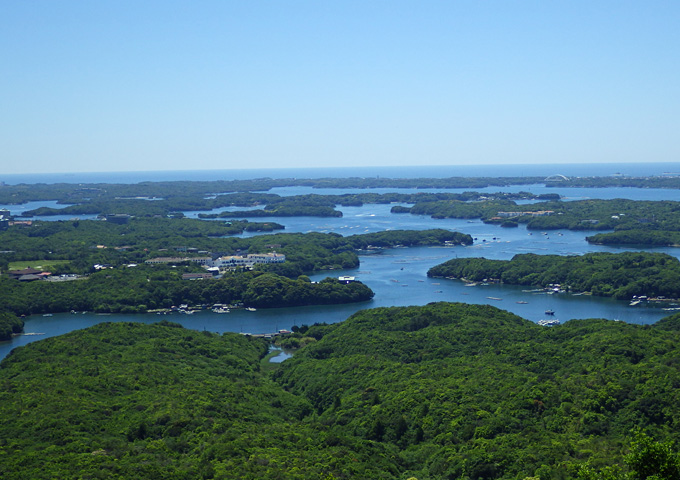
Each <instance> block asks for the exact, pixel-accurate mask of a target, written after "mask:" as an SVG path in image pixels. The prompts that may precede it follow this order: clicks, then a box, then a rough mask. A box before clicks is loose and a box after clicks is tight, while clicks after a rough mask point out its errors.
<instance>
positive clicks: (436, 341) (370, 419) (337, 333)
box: [0, 278, 680, 480]
mask: <svg viewBox="0 0 680 480" xmlns="http://www.w3.org/2000/svg"><path fill="white" fill-rule="evenodd" d="M300 281H306V280H305V279H304V278H301V279H300ZM679 323H680V315H676V316H674V317H670V318H668V319H667V320H664V321H662V322H660V325H661V326H662V327H663V328H657V327H656V326H638V325H628V324H624V323H621V322H609V321H605V320H583V321H570V322H567V323H566V324H564V325H560V326H557V327H553V328H542V327H539V326H537V325H536V324H534V323H532V322H529V321H526V320H523V319H521V318H519V317H517V316H515V315H513V314H511V313H509V312H504V311H502V310H499V309H496V308H494V307H491V306H480V305H464V304H450V303H438V304H430V305H427V306H424V307H402V308H379V309H374V310H366V311H362V312H359V313H357V314H355V315H353V316H352V317H351V318H350V319H348V320H346V321H345V322H342V323H339V324H334V325H319V326H313V327H310V328H306V327H305V328H302V329H298V330H299V331H300V332H302V330H304V333H303V334H304V337H301V338H304V339H306V340H305V342H304V343H305V344H306V345H307V346H306V347H304V348H302V349H300V350H299V351H298V352H297V353H296V354H295V356H294V357H293V358H292V359H289V360H286V361H285V362H284V363H283V364H282V365H281V367H280V368H279V369H278V370H277V371H275V373H274V379H273V380H272V379H269V378H267V377H266V376H264V375H263V374H262V373H261V372H260V370H259V365H260V359H261V358H263V357H264V356H265V355H266V352H267V345H266V343H264V341H261V340H257V339H251V338H249V337H244V336H240V335H237V334H225V335H222V336H219V335H216V334H210V333H207V332H196V331H191V330H186V329H183V328H181V327H179V326H177V325H175V324H170V323H165V324H157V325H146V326H145V325H138V324H131V323H117V324H100V325H97V326H95V327H92V328H89V329H87V330H83V331H79V332H72V333H70V334H67V335H64V336H61V337H55V338H49V339H46V340H44V341H41V342H36V343H32V344H30V345H28V346H26V347H21V348H19V349H16V350H15V351H14V352H13V353H12V354H11V355H10V356H9V357H7V358H6V359H5V360H4V361H3V362H2V364H0V456H2V462H0V477H2V478H6V479H24V478H31V479H43V478H172V479H175V478H181V479H195V478H216V479H232V478H241V479H259V478H282V479H284V478H285V479H289V478H290V479H307V478H335V479H394V478H397V479H399V478H400V479H406V478H409V477H415V478H418V479H420V480H428V479H432V480H434V479H437V480H439V479H476V480H481V479H523V478H525V477H529V476H534V477H539V478H555V479H565V480H566V479H569V478H576V477H577V476H578V475H581V476H582V479H583V480H596V479H597V480H604V479H608V480H623V479H625V480H633V479H634V480H639V479H643V478H644V479H646V480H650V477H649V475H650V474H652V473H654V474H657V475H665V476H659V477H657V478H658V479H662V480H668V479H671V478H673V479H675V478H677V477H674V475H676V472H677V466H678V463H677V456H676V454H675V453H674V451H673V449H672V446H671V443H670V442H672V441H677V440H678V436H679V435H678V432H677V429H676V428H674V426H675V425H677V423H678V422H679V421H680V394H679V393H678V392H679V391H680V390H679V389H678V386H679V385H680V362H678V358H680V355H679V353H680V352H679V351H678V344H679V343H678V341H679V340H680V338H679V335H680V330H679V329H678V328H676V327H677V325H678V324H679ZM638 427H639V428H645V430H646V431H647V432H649V435H653V437H654V438H656V439H658V442H660V443H657V442H653V441H651V440H649V439H648V438H647V437H644V436H636V437H634V438H630V432H631V431H632V430H633V429H635V428H638ZM631 441H632V442H633V443H632V447H631V449H630V452H628V449H627V446H628V445H629V444H630V443H631ZM623 458H625V461H626V467H625V468H626V469H623V467H622V468H618V469H617V468H616V465H618V464H619V463H621V464H622V465H623V463H622V461H621V459H623ZM579 472H581V473H579ZM603 472H604V473H603ZM607 472H608V473H607ZM633 472H639V473H640V475H638V476H630V475H631V474H632V473H633ZM605 474H606V475H609V476H605ZM619 474H621V475H627V476H624V477H621V476H615V475H619ZM587 475H590V476H587ZM597 475H599V476H597ZM642 475H646V476H642Z"/></svg>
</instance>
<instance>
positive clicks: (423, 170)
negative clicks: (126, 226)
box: [0, 162, 680, 185]
mask: <svg viewBox="0 0 680 480" xmlns="http://www.w3.org/2000/svg"><path fill="white" fill-rule="evenodd" d="M670 172H680V162H659V163H591V164H586V163H569V164H564V163H563V164H539V165H535V164H517V165H429V166H427V165H426V166H407V167H403V166H400V167H327V168H273V169H230V170H227V169H224V170H172V171H141V172H82V173H26V174H19V173H15V174H0V182H3V183H5V184H8V185H17V184H21V183H25V184H35V183H48V184H52V183H138V182H166V181H167V182H171V181H179V180H193V181H210V180H249V179H254V178H265V177H269V178H348V177H386V178H446V177H515V176H517V177H524V176H546V177H548V176H550V175H557V174H560V175H566V176H582V177H600V176H610V175H626V176H660V175H680V173H670Z"/></svg>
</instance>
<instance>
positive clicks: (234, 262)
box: [145, 252, 286, 280]
mask: <svg viewBox="0 0 680 480" xmlns="http://www.w3.org/2000/svg"><path fill="white" fill-rule="evenodd" d="M285 261H286V256H285V255H283V254H281V253H276V252H272V253H250V254H247V255H228V256H224V257H218V258H215V259H213V258H212V257H157V258H151V259H149V260H146V262H145V263H147V264H150V265H153V264H167V263H181V262H194V263H198V264H199V265H201V266H202V267H204V268H205V269H207V270H208V271H210V272H212V273H207V274H187V277H186V278H187V279H189V280H197V279H202V278H209V277H210V276H211V275H212V274H215V275H217V274H219V273H220V272H223V271H225V270H236V269H252V268H253V267H254V266H255V265H266V264H272V263H284V262H285Z"/></svg>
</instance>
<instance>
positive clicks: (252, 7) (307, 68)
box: [0, 0, 680, 173]
mask: <svg viewBox="0 0 680 480" xmlns="http://www.w3.org/2000/svg"><path fill="white" fill-rule="evenodd" d="M678 25H680V2H677V1H647V2H640V1H636V2H629V1H592V0H590V1H578V0H576V1H566V0H565V1H511V0H503V1H494V0H489V1H484V0H475V1H472V0H470V1H453V0H449V1H428V0H422V1H400V0H375V1H367V0H363V1H351V0H347V1H331V0H328V1H325V0H324V1H286V0H271V1H258V0H248V1H242V0H239V1H228V0H223V1H210V0H206V1H194V2H189V1H172V0H165V1H153V0H151V1H144V2H138V1H125V0H117V1H95V2H93V1H69V0H62V1H59V2H55V1H53V0H49V1H34V0H26V1H6V2H1V3H0V58H2V63H1V65H2V66H1V67H0V68H1V69H2V70H1V73H2V74H1V75H0V88H1V91H2V100H1V101H0V112H1V115H0V147H1V149H0V155H1V156H2V161H0V173H38V172H45V173H49V172H87V171H136V170H145V171H148V170H187V169H230V168H272V167H276V168H281V167H307V166H387V165H457V164H463V165H471V164H505V163H519V164H523V163H529V164H531V163H571V162H577V163H583V162H671V161H673V162H677V161H680V135H679V134H678V131H679V130H680V129H679V126H680V108H679V107H680V48H679V46H680V38H679V33H678V30H679V29H678V27H677V26H678Z"/></svg>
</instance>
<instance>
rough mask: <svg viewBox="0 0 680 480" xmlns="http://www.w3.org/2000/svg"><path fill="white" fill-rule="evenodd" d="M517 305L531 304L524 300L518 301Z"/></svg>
mask: <svg viewBox="0 0 680 480" xmlns="http://www.w3.org/2000/svg"><path fill="white" fill-rule="evenodd" d="M515 303H519V304H522V305H526V304H527V303H529V302H525V301H524V300H517V301H516V302H515Z"/></svg>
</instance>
